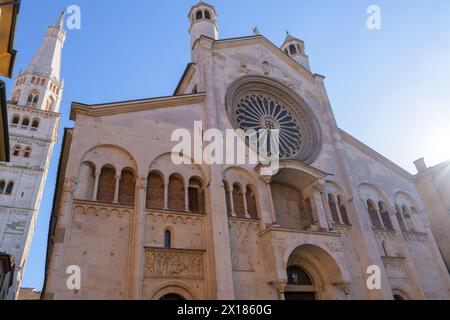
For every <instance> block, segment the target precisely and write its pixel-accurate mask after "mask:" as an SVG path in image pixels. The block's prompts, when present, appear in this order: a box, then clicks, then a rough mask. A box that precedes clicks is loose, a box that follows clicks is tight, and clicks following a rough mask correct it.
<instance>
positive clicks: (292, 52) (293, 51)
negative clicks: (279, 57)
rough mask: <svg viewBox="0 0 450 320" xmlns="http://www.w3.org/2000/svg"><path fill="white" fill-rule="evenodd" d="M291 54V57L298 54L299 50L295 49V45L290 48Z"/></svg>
mask: <svg viewBox="0 0 450 320" xmlns="http://www.w3.org/2000/svg"><path fill="white" fill-rule="evenodd" d="M289 52H290V54H291V55H292V54H296V53H297V48H296V47H295V45H293V44H291V45H290V46H289Z"/></svg>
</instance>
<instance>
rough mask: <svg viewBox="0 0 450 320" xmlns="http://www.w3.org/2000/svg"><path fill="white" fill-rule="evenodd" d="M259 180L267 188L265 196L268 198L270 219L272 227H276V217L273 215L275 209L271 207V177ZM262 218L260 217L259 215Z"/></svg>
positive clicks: (263, 177) (262, 177)
mask: <svg viewBox="0 0 450 320" xmlns="http://www.w3.org/2000/svg"><path fill="white" fill-rule="evenodd" d="M260 179H261V180H262V181H263V182H264V184H265V185H266V188H267V196H268V197H269V209H270V215H271V217H272V225H275V226H276V225H277V215H276V213H275V207H274V205H273V197H272V189H271V188H270V183H271V182H272V176H261V177H260ZM261 216H262V215H261Z"/></svg>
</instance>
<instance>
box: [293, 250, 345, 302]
mask: <svg viewBox="0 0 450 320" xmlns="http://www.w3.org/2000/svg"><path fill="white" fill-rule="evenodd" d="M285 267H286V279H287V282H286V287H285V292H284V297H285V299H286V300H344V299H346V298H347V296H346V294H348V292H347V293H346V292H345V291H344V290H343V285H344V284H346V286H348V284H349V282H348V281H345V279H344V278H346V277H344V276H343V273H342V271H341V268H340V266H339V264H338V262H337V261H336V260H335V259H334V258H333V256H331V254H329V253H328V251H326V250H325V249H322V248H321V247H319V246H317V245H312V244H303V245H300V246H298V247H296V248H295V249H294V250H293V251H292V252H291V253H290V255H289V257H288V259H287V263H286V266H285Z"/></svg>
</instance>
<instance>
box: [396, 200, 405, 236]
mask: <svg viewBox="0 0 450 320" xmlns="http://www.w3.org/2000/svg"><path fill="white" fill-rule="evenodd" d="M395 210H396V212H395V216H396V217H397V221H398V224H399V226H400V230H401V231H402V232H406V231H408V230H407V229H406V225H405V221H404V220H403V217H402V214H401V211H400V207H399V206H398V205H395Z"/></svg>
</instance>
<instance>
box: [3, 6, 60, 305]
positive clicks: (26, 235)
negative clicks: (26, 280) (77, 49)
mask: <svg viewBox="0 0 450 320" xmlns="http://www.w3.org/2000/svg"><path fill="white" fill-rule="evenodd" d="M63 21H64V17H63V15H61V16H60V17H59V19H58V20H57V21H56V23H55V24H53V25H51V26H50V27H49V28H48V30H47V34H46V35H45V38H44V40H43V42H42V44H41V46H40V47H39V49H38V51H37V52H36V54H35V55H34V57H33V60H32V62H31V63H30V64H29V65H28V67H27V69H26V70H25V71H24V72H20V73H19V75H18V76H17V77H16V79H15V83H14V87H13V89H12V91H11V98H10V99H9V101H8V127H9V136H10V149H11V161H10V162H9V163H4V162H2V163H0V252H6V253H8V254H10V255H12V256H14V257H15V258H16V267H15V271H16V273H15V279H14V284H13V286H12V288H11V289H10V292H9V294H8V297H9V298H10V299H13V298H15V297H17V295H18V289H19V288H20V283H21V281H22V277H23V273H24V269H25V266H26V262H27V258H28V254H29V250H30V245H31V240H32V238H33V234H34V229H35V224H36V219H37V213H38V211H39V207H40V203H41V199H42V197H43V189H44V185H45V181H46V177H47V173H48V168H49V165H50V159H51V157H52V151H53V147H54V145H55V143H56V140H57V135H58V128H59V120H60V114H59V106H60V103H61V98H62V92H63V81H61V79H60V64H61V54H62V48H63V45H64V41H65V36H66V33H65V31H64V29H63ZM45 196H47V197H51V195H45Z"/></svg>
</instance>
